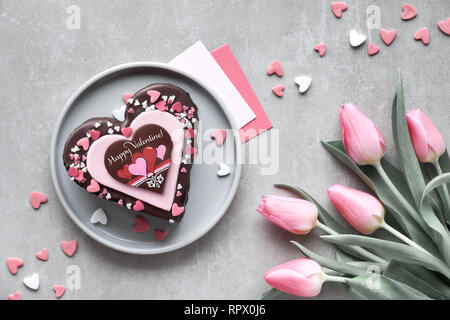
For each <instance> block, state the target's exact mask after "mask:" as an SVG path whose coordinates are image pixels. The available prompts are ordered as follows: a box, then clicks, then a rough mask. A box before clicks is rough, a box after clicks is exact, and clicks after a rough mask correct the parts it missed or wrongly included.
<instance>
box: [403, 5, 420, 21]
mask: <svg viewBox="0 0 450 320" xmlns="http://www.w3.org/2000/svg"><path fill="white" fill-rule="evenodd" d="M402 9H403V13H402V20H411V19H412V18H414V17H415V16H417V11H416V9H414V7H413V6H412V5H410V4H408V3H404V4H403V6H402Z"/></svg>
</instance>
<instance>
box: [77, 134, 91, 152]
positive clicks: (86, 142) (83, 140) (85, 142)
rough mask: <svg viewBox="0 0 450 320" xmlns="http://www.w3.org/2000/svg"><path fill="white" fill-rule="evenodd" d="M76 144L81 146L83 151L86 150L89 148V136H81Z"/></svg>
mask: <svg viewBox="0 0 450 320" xmlns="http://www.w3.org/2000/svg"><path fill="white" fill-rule="evenodd" d="M77 146H79V147H83V150H84V151H88V150H89V138H87V137H85V138H81V139H80V140H78V142H77Z"/></svg>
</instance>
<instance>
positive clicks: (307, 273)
mask: <svg viewBox="0 0 450 320" xmlns="http://www.w3.org/2000/svg"><path fill="white" fill-rule="evenodd" d="M264 280H265V281H266V282H267V283H268V284H269V285H270V286H271V287H273V288H275V289H278V290H280V291H283V292H286V293H289V294H292V295H296V296H300V297H315V296H317V295H318V294H319V293H320V289H321V288H322V284H323V282H324V281H325V274H324V273H323V271H322V268H321V267H320V265H319V264H318V263H317V262H315V261H313V260H311V259H307V258H301V259H296V260H292V261H289V262H287V263H284V264H281V265H279V266H278V267H275V268H273V269H271V270H269V271H268V272H267V273H266V274H265V275H264Z"/></svg>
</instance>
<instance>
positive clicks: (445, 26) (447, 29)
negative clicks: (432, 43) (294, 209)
mask: <svg viewBox="0 0 450 320" xmlns="http://www.w3.org/2000/svg"><path fill="white" fill-rule="evenodd" d="M438 27H439V29H441V31H442V32H443V33H445V34H446V35H448V36H450V18H448V19H447V20H445V21H439V22H438Z"/></svg>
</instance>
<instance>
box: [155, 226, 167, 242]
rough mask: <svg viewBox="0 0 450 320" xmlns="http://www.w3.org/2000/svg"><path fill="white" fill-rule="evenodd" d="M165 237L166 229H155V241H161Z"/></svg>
mask: <svg viewBox="0 0 450 320" xmlns="http://www.w3.org/2000/svg"><path fill="white" fill-rule="evenodd" d="M166 237H167V230H160V229H155V238H156V241H158V242H161V241H163V240H164V239H165V238H166Z"/></svg>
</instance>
